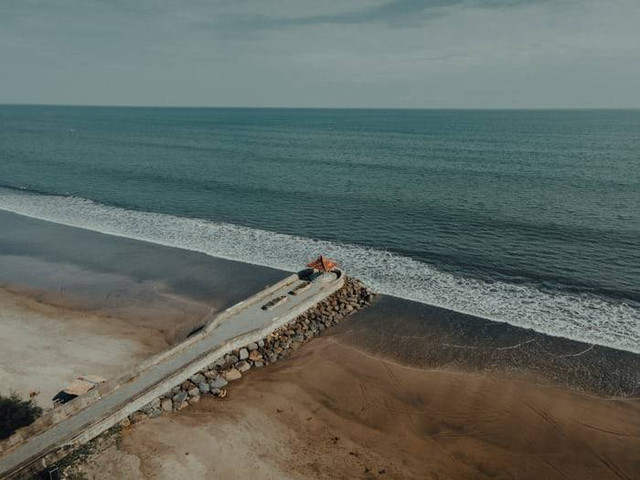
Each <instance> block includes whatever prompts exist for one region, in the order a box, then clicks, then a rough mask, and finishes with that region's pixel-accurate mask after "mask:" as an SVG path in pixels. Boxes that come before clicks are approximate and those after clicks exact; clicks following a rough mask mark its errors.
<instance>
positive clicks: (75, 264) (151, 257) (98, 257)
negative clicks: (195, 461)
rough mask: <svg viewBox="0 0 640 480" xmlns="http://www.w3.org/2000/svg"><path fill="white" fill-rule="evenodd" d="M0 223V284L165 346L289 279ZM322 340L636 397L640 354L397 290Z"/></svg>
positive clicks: (48, 227)
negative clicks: (398, 294) (151, 333)
mask: <svg viewBox="0 0 640 480" xmlns="http://www.w3.org/2000/svg"><path fill="white" fill-rule="evenodd" d="M0 225H1V226H2V228H1V229H0V287H4V288H9V289H12V290H14V291H16V290H18V291H20V292H22V293H27V294H28V295H30V296H34V297H35V298H37V299H38V300H39V301H42V302H44V303H50V304H53V305H56V306H62V307H67V308H72V309H76V310H90V311H92V312H98V313H100V314H104V315H105V317H109V316H118V317H123V318H127V319H129V320H130V321H131V322H132V323H134V324H136V322H138V324H140V325H141V326H152V327H154V328H158V329H160V330H164V331H165V332H166V333H165V336H166V337H167V339H168V341H169V342H170V343H175V342H176V341H180V340H181V339H182V338H184V337H185V336H186V335H187V334H188V333H189V332H190V331H192V330H193V329H194V328H197V327H198V326H199V325H201V324H202V322H203V321H204V320H205V318H206V316H207V315H209V314H211V313H212V312H216V311H220V310H223V309H224V308H227V307H229V306H231V305H233V304H235V303H237V302H239V301H241V300H243V299H244V298H246V297H247V296H249V295H251V294H253V293H255V291H256V290H258V289H260V288H262V287H263V286H265V285H268V284H272V283H274V282H276V281H277V280H279V279H280V278H282V277H283V276H284V275H286V272H283V271H280V270H276V269H271V268H266V267H260V266H255V265H250V264H246V263H241V262H236V261H230V260H224V259H220V258H214V257H211V256H208V255H205V254H202V253H198V252H193V251H188V250H181V249H178V248H172V247H165V246H161V245H157V244H152V243H147V242H142V241H138V240H132V239H127V238H122V237H115V236H111V235H105V234H101V233H97V232H93V231H89V230H83V229H79V228H74V227H68V226H64V225H59V224H56V223H51V222H46V221H42V220H36V219H33V218H29V217H24V216H21V215H16V214H13V213H9V212H5V211H2V210H0ZM310 254H311V253H310ZM106 321H108V319H106ZM329 335H334V336H335V338H336V339H338V340H339V341H341V342H345V343H351V344H353V345H354V346H356V347H358V348H361V349H364V350H366V351H368V352H369V353H371V354H372V355H379V356H381V357H384V358H389V359H392V360H395V361H398V362H400V363H404V364H408V365H413V366H416V367H420V368H426V369H433V368H447V369H456V370H461V371H471V372H478V373H482V372H489V373H495V374H508V375H515V376H524V377H526V378H529V379H534V380H536V381H540V382H544V383H553V384H556V385H560V386H564V387H569V388H572V389H576V390H579V391H583V392H589V393H596V394H600V395H606V396H623V397H634V396H640V355H637V354H634V353H630V352H625V351H621V350H615V349H612V348H607V347H601V346H593V345H590V344H585V343H582V342H577V341H573V340H567V339H564V338H558V337H551V336H548V335H544V334H541V333H537V332H534V331H533V330H529V329H524V328H520V327H515V326H511V325H508V324H506V323H500V322H493V321H490V320H486V319H482V318H478V317H474V316H471V315H465V314H461V313H457V312H453V311H450V310H446V309H442V308H438V307H433V306H429V305H424V304H421V303H416V302H411V301H408V300H402V299H399V298H395V297H388V296H380V297H378V298H377V300H376V302H375V303H374V305H373V306H371V307H370V308H368V309H366V310H364V311H362V312H360V313H358V314H356V315H354V316H352V317H350V318H349V319H348V320H347V321H346V322H344V323H343V324H341V325H340V326H338V327H336V328H334V329H332V330H331V332H330V333H329Z"/></svg>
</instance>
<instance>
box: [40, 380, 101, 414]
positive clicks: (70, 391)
mask: <svg viewBox="0 0 640 480" xmlns="http://www.w3.org/2000/svg"><path fill="white" fill-rule="evenodd" d="M105 382H106V380H105V379H104V378H102V377H99V376H97V375H85V376H83V377H78V378H77V379H75V380H74V382H73V383H72V384H71V385H69V386H67V387H66V388H64V389H63V390H60V391H59V392H58V393H57V394H56V396H55V397H53V406H54V408H55V407H57V406H58V405H62V404H63V403H67V402H69V401H71V400H73V399H74V398H76V397H79V396H80V395H84V394H85V393H87V392H88V391H89V390H93V389H94V388H95V387H97V386H98V385H100V384H102V383H105Z"/></svg>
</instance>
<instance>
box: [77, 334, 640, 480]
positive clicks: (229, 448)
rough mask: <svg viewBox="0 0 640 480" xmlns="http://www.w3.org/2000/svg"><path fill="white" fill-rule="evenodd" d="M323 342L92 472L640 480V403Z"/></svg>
mask: <svg viewBox="0 0 640 480" xmlns="http://www.w3.org/2000/svg"><path fill="white" fill-rule="evenodd" d="M344 341H345V338H344V336H342V335H340V334H336V335H330V336H328V337H326V338H319V339H316V340H314V341H312V342H311V343H310V344H309V345H306V346H305V347H303V348H302V349H300V350H299V351H298V352H296V354H295V355H294V356H292V357H291V358H290V359H288V360H286V361H284V362H282V363H281V364H275V365H271V366H269V367H267V368H265V369H262V370H259V371H256V372H253V373H251V374H250V375H248V376H247V377H246V378H244V379H242V380H241V381H239V382H238V383H237V384H234V385H233V386H232V387H231V388H230V389H229V395H228V397H227V398H226V399H224V400H217V399H213V398H205V399H203V400H202V401H201V402H200V403H198V404H197V405H195V406H193V407H190V408H189V409H187V410H185V411H182V412H178V413H176V414H171V415H168V416H163V417H161V418H157V419H153V420H147V421H145V422H142V423H140V424H136V425H135V426H133V427H132V428H131V429H129V430H126V431H125V432H124V436H123V439H122V441H121V443H120V446H119V447H116V446H112V447H111V448H109V449H107V450H105V451H104V452H102V453H101V454H98V455H96V456H93V457H92V458H91V459H90V460H89V462H88V463H87V466H86V467H85V469H84V471H85V473H86V474H87V475H88V477H89V478H95V479H97V478H103V477H102V475H104V474H105V472H107V473H108V475H109V477H110V478H119V479H125V478H145V479H170V478H178V477H180V478H192V479H200V478H206V479H214V478H246V477H247V476H251V477H253V478H261V479H263V478H264V479H281V478H309V479H330V478H345V479H346V478H363V479H368V478H397V479H401V478H415V479H424V478H430V479H445V478H446V479H449V478H464V479H466V478H469V479H481V478H501V479H502V478H504V479H507V478H518V479H540V478H548V479H609V478H611V479H629V480H630V479H633V478H637V472H638V471H640V470H639V468H640V453H638V452H640V434H639V432H640V399H615V400H614V399H608V398H602V397H598V396H594V395H587V394H580V393H576V392H572V391H568V390H566V389H560V388H557V387H553V386H548V385H536V384H534V383H532V382H526V381H522V380H514V379H508V378H504V377H500V376H494V375H487V374H478V373H468V372H462V371H454V370H446V369H445V370H427V369H422V368H416V367H412V366H406V365H401V364H398V363H396V362H393V361H389V360H385V359H382V358H379V357H376V356H373V355H371V354H370V353H368V352H366V351H363V350H360V349H358V348H356V347H354V346H353V345H349V344H348V342H347V343H343V342H344Z"/></svg>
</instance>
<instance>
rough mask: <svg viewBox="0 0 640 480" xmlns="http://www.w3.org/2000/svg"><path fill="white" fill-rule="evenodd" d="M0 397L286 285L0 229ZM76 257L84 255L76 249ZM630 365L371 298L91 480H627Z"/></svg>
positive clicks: (116, 366) (635, 462) (119, 243)
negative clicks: (0, 345)
mask: <svg viewBox="0 0 640 480" xmlns="http://www.w3.org/2000/svg"><path fill="white" fill-rule="evenodd" d="M0 220H2V221H3V222H5V223H4V224H6V225H10V226H11V228H8V229H3V230H2V231H0V287H1V289H0V305H1V307H2V308H1V310H0V311H1V313H0V334H1V335H2V338H3V349H2V352H0V382H1V383H0V384H1V385H2V389H3V390H2V391H3V393H5V391H7V392H8V391H9V390H16V391H18V392H19V393H21V394H23V395H25V396H26V395H27V394H28V392H29V391H31V390H41V393H40V395H39V396H38V397H37V398H38V402H40V403H41V404H42V405H43V406H47V403H46V401H47V400H49V399H50V397H51V395H52V394H53V393H55V392H56V391H57V390H58V389H59V388H60V387H61V386H63V385H64V384H66V383H67V382H68V381H70V380H72V379H73V378H75V377H76V376H78V375H81V374H87V373H91V374H97V375H102V376H105V377H107V378H109V377H111V376H114V375H116V374H117V373H119V372H120V371H121V370H122V369H124V368H127V367H129V366H132V365H134V364H135V363H136V362H139V361H140V360H141V359H143V358H146V357H148V356H149V355H152V354H154V353H157V352H159V351H161V350H163V349H165V348H168V347H169V346H170V345H173V344H175V343H176V342H179V341H181V340H182V339H184V338H185V337H186V336H187V335H188V334H189V332H190V331H192V330H193V329H194V328H197V327H198V326H199V325H201V324H202V322H204V321H206V319H207V318H208V316H209V315H213V314H215V312H217V311H220V310H221V309H224V308H226V307H227V306H229V305H232V304H234V303H236V302H238V301H240V300H242V299H243V298H245V297H246V296H247V295H249V294H250V293H253V292H255V291H256V290H258V289H259V288H261V287H262V286H264V285H267V284H269V283H273V281H274V280H276V279H278V278H281V276H282V275H283V272H281V271H278V270H273V269H267V268H263V267H256V266H252V265H248V264H243V263H238V262H231V261H226V260H221V259H216V258H212V257H208V256H206V255H202V254H198V253H194V252H190V251H185V250H179V249H174V248H167V247H162V246H158V245H153V244H148V243H144V242H137V241H133V240H128V239H124V238H118V237H112V236H108V235H102V234H99V233H95V232H88V231H84V230H79V229H75V228H70V227H63V226H60V225H56V224H51V223H48V222H41V221H37V220H33V219H29V218H25V217H20V216H17V215H12V214H5V213H2V212H0ZM79 246H81V247H82V248H79ZM639 452H640V356H638V355H635V354H632V353H629V352H624V351H620V350H613V349H609V348H604V347H599V346H595V345H590V344H584V343H580V342H575V341H570V340H566V339H562V338H555V337H550V336H547V335H543V334H540V333H536V332H534V331H532V330H527V329H522V328H518V327H513V326H510V325H507V324H505V323H497V322H492V321H489V320H486V319H481V318H477V317H472V316H469V315H464V314H460V313H456V312H452V311H448V310H444V309H440V308H437V307H431V306H428V305H423V304H419V303H415V302H409V301H406V300H401V299H398V298H394V297H387V296H381V297H379V298H378V299H377V300H376V301H375V303H374V305H372V306H371V307H369V308H368V309H366V310H364V311H361V312H359V313H357V314H355V315H353V316H351V317H349V318H348V319H347V320H346V321H345V322H344V323H342V324H340V325H339V326H337V327H334V328H332V329H331V330H330V331H328V332H325V334H324V335H323V336H322V337H320V338H317V339H315V340H312V341H311V342H309V343H308V344H306V345H304V346H303V347H302V348H300V349H299V350H297V351H296V352H295V353H294V354H293V355H292V356H291V357H289V358H288V359H286V360H284V361H281V362H278V363H275V364H272V365H268V366H267V367H264V368H262V369H259V370H256V371H252V372H250V373H249V374H247V375H245V376H244V377H243V378H242V379H241V380H240V381H238V382H236V383H234V384H232V385H231V386H230V388H229V390H228V396H227V397H226V398H224V399H215V398H213V397H211V396H203V397H202V400H201V401H200V402H199V403H197V404H196V405H192V406H189V407H188V408H187V409H185V410H182V411H180V412H175V413H170V414H166V415H163V416H162V417H159V418H154V419H147V420H145V421H143V422H141V423H137V424H135V425H133V426H130V427H127V428H125V429H124V430H123V432H122V435H121V437H120V438H119V440H118V441H117V442H116V443H114V444H113V445H111V446H110V447H109V448H107V449H106V450H103V451H100V452H97V453H95V454H93V455H92V456H90V457H89V458H88V459H87V461H86V462H85V463H84V464H83V466H82V470H83V472H84V473H85V474H86V476H87V477H88V478H95V479H98V478H105V477H106V478H114V479H134V478H140V479H173V478H184V479H214V478H246V477H248V476H251V477H253V478H259V479H263V478H264V479H286V478H291V479H294V478H296V479H297V478H308V479H325V478H326V479H329V478H345V479H346V478H364V479H369V478H398V479H401V478H402V479H404V478H415V479H424V478H431V479H449V478H456V479H457V478H462V479H466V478H469V479H484V478H500V479H511V478H517V479H540V478H549V479H576V480H577V479H608V478H611V479H618V480H619V479H623V480H631V479H634V478H638V475H637V472H640V453H639Z"/></svg>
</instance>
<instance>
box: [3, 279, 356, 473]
mask: <svg viewBox="0 0 640 480" xmlns="http://www.w3.org/2000/svg"><path fill="white" fill-rule="evenodd" d="M344 282H345V277H344V274H343V273H342V272H341V271H340V270H335V271H332V272H326V273H322V274H321V275H319V276H317V277H316V278H315V279H313V281H311V282H308V281H307V280H306V279H302V278H301V277H300V276H299V275H298V274H294V275H291V276H288V277H286V278H285V279H283V280H282V281H280V282H278V283H277V284H275V285H273V286H271V287H268V288H266V289H264V290H263V291H261V292H259V293H257V294H256V295H254V296H252V297H250V298H248V299H246V300H244V301H243V302H240V303H238V304H236V305H234V306H233V307H231V308H229V309H227V310H225V311H224V312H222V313H221V314H219V315H217V316H216V317H214V318H213V319H211V320H210V321H209V323H208V324H207V325H206V326H205V327H204V328H203V329H202V330H201V331H200V332H198V333H196V334H194V335H193V336H191V337H189V338H188V339H187V340H185V341H184V342H182V343H181V344H179V345H177V346H176V347H174V348H172V349H170V350H168V351H166V352H164V353H162V354H160V355H157V356H155V357H152V358H151V359H149V360H147V361H145V362H143V363H142V364H141V365H139V366H138V367H137V368H136V369H134V370H133V371H130V372H127V373H125V374H124V375H122V376H121V377H119V378H117V379H114V380H112V381H109V382H107V383H106V384H105V385H102V386H100V387H99V388H98V389H96V390H94V391H91V392H89V393H88V394H86V395H83V396H81V397H78V398H76V399H74V400H72V401H71V402H69V403H68V404H65V405H63V406H61V407H59V408H57V409H55V410H53V411H52V412H49V413H47V414H45V415H44V416H43V417H41V418H40V419H38V420H37V421H36V422H34V424H32V425H30V426H28V427H25V428H23V429H21V430H19V431H18V432H16V434H14V435H13V436H12V437H10V438H9V439H7V440H4V441H3V442H0V455H1V456H0V477H1V478H20V477H23V476H25V474H27V473H28V472H35V471H40V470H43V469H44V468H46V466H47V465H49V464H51V463H52V462H55V460H56V459H58V458H60V457H61V456H63V455H66V454H67V453H68V452H69V451H70V450H72V449H73V448H75V447H77V446H79V445H81V444H84V443H86V442H88V441H89V440H91V439H93V438H95V437H96V436H98V435H100V434H101V433H102V432H104V431H106V430H108V429H109V428H111V427H112V426H114V425H116V424H117V423H118V422H120V421H122V420H124V419H125V418H127V417H128V416H129V415H131V414H132V413H133V412H136V411H137V410H139V409H140V408H142V407H144V406H145V405H147V404H148V403H149V402H151V401H152V400H154V399H156V398H158V397H159V396H161V395H162V394H164V393H166V392H167V391H168V390H170V389H171V388H172V387H174V386H175V385H177V384H179V383H180V382H182V381H184V380H186V379H188V378H189V377H190V376H192V375H194V374H195V373H197V372H198V371H200V370H202V369H204V368H205V367H206V366H207V365H208V364H210V363H211V362H213V361H215V360H217V359H219V358H221V357H223V356H224V355H225V354H227V353H228V352H230V351H232V350H234V349H238V348H240V347H242V346H244V345H246V344H248V343H250V342H255V341H258V340H259V339H262V338H264V337H266V336H267V335H269V334H270V333H271V332H274V331H275V330H277V329H279V328H281V327H282V326H284V325H286V324H287V323H289V322H290V321H292V320H293V319H295V318H296V317H298V316H299V315H301V314H303V313H304V312H306V311H307V310H309V309H310V308H313V307H314V306H316V305H317V304H318V303H319V302H321V301H323V300H324V299H325V298H327V297H329V296H330V295H332V294H333V293H334V292H336V291H337V290H339V289H340V288H341V287H342V286H343V285H344ZM292 292H295V295H294V294H293V293H292ZM282 297H286V301H278V302H276V303H277V305H275V306H273V307H272V308H267V309H265V308H263V307H264V306H265V305H267V304H269V303H270V302H272V301H273V300H274V299H281V298H282Z"/></svg>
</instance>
